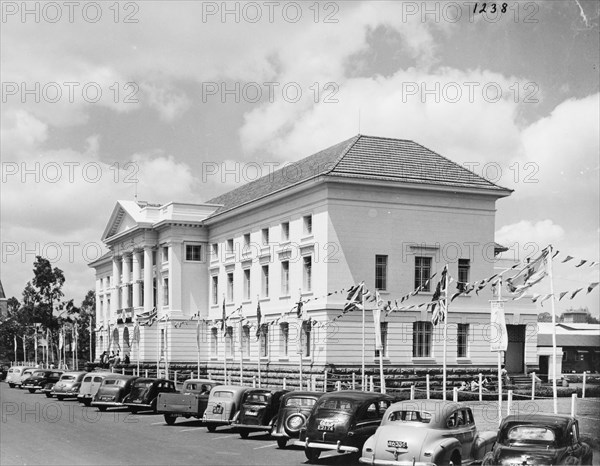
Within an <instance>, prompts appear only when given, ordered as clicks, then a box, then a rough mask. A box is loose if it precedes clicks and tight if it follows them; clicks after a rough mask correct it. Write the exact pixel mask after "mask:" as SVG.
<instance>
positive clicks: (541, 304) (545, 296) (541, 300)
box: [540, 293, 552, 307]
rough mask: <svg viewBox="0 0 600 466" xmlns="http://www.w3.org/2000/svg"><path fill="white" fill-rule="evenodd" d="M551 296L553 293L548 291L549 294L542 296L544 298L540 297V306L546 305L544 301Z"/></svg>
mask: <svg viewBox="0 0 600 466" xmlns="http://www.w3.org/2000/svg"><path fill="white" fill-rule="evenodd" d="M551 297H552V293H548V294H546V295H544V296H543V297H542V299H540V306H542V307H543V306H544V301H547V300H549V299H550V298H551Z"/></svg>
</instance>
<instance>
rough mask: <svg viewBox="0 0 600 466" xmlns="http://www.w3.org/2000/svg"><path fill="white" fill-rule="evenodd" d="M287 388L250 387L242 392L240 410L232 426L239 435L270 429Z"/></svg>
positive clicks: (244, 435)
mask: <svg viewBox="0 0 600 466" xmlns="http://www.w3.org/2000/svg"><path fill="white" fill-rule="evenodd" d="M288 391H289V390H268V389H264V388H251V389H249V390H247V391H246V393H244V396H243V397H242V403H241V407H240V412H239V414H238V416H237V417H236V418H235V420H234V422H233V424H232V425H233V426H234V427H235V428H236V430H237V431H238V432H239V433H240V437H242V438H248V435H249V434H250V432H253V431H261V430H262V431H270V430H271V428H272V427H273V421H274V420H275V416H277V412H278V411H279V403H280V401H281V397H282V396H283V395H285V394H286V393H287V392H288Z"/></svg>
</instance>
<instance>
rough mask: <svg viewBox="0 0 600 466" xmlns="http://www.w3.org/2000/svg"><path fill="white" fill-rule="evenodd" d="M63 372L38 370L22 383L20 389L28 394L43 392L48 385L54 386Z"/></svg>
mask: <svg viewBox="0 0 600 466" xmlns="http://www.w3.org/2000/svg"><path fill="white" fill-rule="evenodd" d="M62 374H63V371H53V370H46V369H40V370H37V371H35V372H34V373H33V374H32V375H31V377H29V378H28V379H27V380H25V381H24V382H23V385H22V386H21V388H26V389H28V390H29V393H35V392H36V391H37V390H43V389H44V388H45V387H46V386H47V385H48V384H52V386H54V384H55V383H56V382H58V380H59V379H60V376H61V375H62Z"/></svg>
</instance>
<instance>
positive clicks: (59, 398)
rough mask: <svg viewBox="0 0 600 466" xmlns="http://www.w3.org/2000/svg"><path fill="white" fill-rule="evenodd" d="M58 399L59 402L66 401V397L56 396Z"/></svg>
mask: <svg viewBox="0 0 600 466" xmlns="http://www.w3.org/2000/svg"><path fill="white" fill-rule="evenodd" d="M56 399H57V400H58V401H62V400H64V399H65V397H64V396H62V395H56Z"/></svg>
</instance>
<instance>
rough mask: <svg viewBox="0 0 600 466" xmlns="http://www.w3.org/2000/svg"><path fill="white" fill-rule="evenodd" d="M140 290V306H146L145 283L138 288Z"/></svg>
mask: <svg viewBox="0 0 600 466" xmlns="http://www.w3.org/2000/svg"><path fill="white" fill-rule="evenodd" d="M138 290H139V293H140V294H139V302H140V306H144V282H142V283H140V286H139V287H138Z"/></svg>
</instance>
